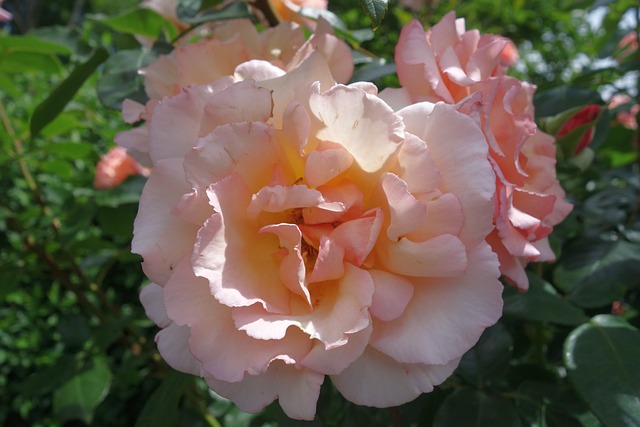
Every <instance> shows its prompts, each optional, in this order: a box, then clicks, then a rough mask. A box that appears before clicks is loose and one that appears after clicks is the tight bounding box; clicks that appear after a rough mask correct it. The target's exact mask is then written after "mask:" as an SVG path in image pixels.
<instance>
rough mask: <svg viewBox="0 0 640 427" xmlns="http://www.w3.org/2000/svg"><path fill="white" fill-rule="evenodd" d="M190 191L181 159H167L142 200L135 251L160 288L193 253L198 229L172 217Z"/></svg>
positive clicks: (155, 171) (135, 228)
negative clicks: (186, 255) (184, 195)
mask: <svg viewBox="0 0 640 427" xmlns="http://www.w3.org/2000/svg"><path fill="white" fill-rule="evenodd" d="M190 191H191V188H190V187H189V186H188V185H187V183H186V181H185V180H184V171H183V168H182V161H181V159H167V160H163V161H160V162H158V163H156V164H155V166H154V168H153V173H152V174H151V176H150V177H149V180H148V181H147V184H146V185H145V187H144V190H142V195H141V196H140V207H139V208H138V216H136V219H135V221H134V223H133V241H132V242H131V251H132V252H134V253H137V254H140V255H142V258H143V259H144V260H143V262H142V268H143V270H144V272H145V274H146V275H147V277H149V278H150V279H151V280H152V281H154V282H155V283H157V284H159V285H160V286H162V285H164V284H165V283H166V281H167V279H168V278H169V276H170V275H171V271H172V270H173V268H174V267H175V266H176V265H177V264H178V261H180V259H182V257H183V256H184V255H185V254H187V253H190V252H191V251H192V250H193V241H194V239H195V236H196V233H197V231H198V226H195V225H193V224H192V223H189V222H187V221H184V220H182V219H179V218H177V217H175V216H173V215H171V214H170V212H171V210H172V209H173V207H174V206H175V205H176V204H177V203H178V202H179V201H180V198H181V197H182V195H183V194H185V193H189V192H190Z"/></svg>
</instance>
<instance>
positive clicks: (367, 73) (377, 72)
mask: <svg viewBox="0 0 640 427" xmlns="http://www.w3.org/2000/svg"><path fill="white" fill-rule="evenodd" d="M395 72H396V64H394V63H391V64H388V63H387V62H386V61H385V60H384V59H377V60H375V61H373V62H372V63H370V64H367V65H363V66H362V67H359V68H358V69H357V70H356V71H355V72H354V73H353V76H352V77H351V82H370V81H373V80H377V79H379V78H382V77H385V76H388V75H390V74H394V73H395Z"/></svg>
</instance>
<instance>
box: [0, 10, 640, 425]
mask: <svg viewBox="0 0 640 427" xmlns="http://www.w3.org/2000/svg"><path fill="white" fill-rule="evenodd" d="M137 3H138V2H137V1H136V0H59V1H55V2H54V1H46V0H7V1H5V2H4V3H3V5H2V7H4V8H5V9H7V10H8V11H10V12H11V13H12V14H13V17H14V18H13V20H12V21H9V22H5V23H2V24H0V25H1V26H2V28H1V29H0V123H1V124H0V141H1V144H2V148H1V149H0V189H1V190H0V390H3V392H2V393H0V425H6V426H36V427H37V426H82V425H97V426H132V425H135V426H178V425H179V426H221V425H225V426H290V425H302V424H303V423H301V422H292V421H290V420H288V419H287V418H286V417H285V416H284V415H283V413H282V411H281V410H280V409H279V407H278V405H277V404H273V405H271V406H269V407H268V408H267V409H265V411H263V412H262V413H261V414H258V415H251V414H245V413H242V412H240V411H239V410H237V409H236V408H235V407H234V406H233V405H232V404H231V403H230V402H228V401H227V400H225V399H222V398H220V397H219V396H215V395H213V394H212V393H211V392H209V391H208V389H207V388H206V386H205V385H204V384H203V382H202V381H200V380H197V379H195V378H191V377H189V376H186V375H182V374H179V373H176V372H173V371H172V370H171V369H170V368H168V367H167V365H166V364H165V363H164V362H163V361H162V360H161V359H160V357H159V356H158V354H157V352H156V350H155V345H154V342H153V336H154V334H155V332H156V327H155V326H154V325H153V324H152V323H151V322H150V321H149V320H147V318H146V316H145V314H144V312H143V310H142V307H141V305H140V304H139V302H138V293H139V290H140V288H141V285H142V284H143V283H145V280H146V279H145V277H144V275H143V273H142V271H141V268H140V258H139V257H138V256H136V255H132V254H131V253H130V241H131V237H132V224H133V218H134V217H135V214H136V210H137V201H138V198H139V194H140V191H141V188H142V186H143V185H144V178H143V177H140V176H136V177H130V178H129V179H128V180H127V181H125V182H124V183H123V184H122V185H120V186H118V187H115V188H113V189H107V190H97V189H95V188H94V186H93V182H94V173H95V165H96V163H97V162H98V160H99V159H100V156H101V155H102V154H104V153H106V152H107V151H108V149H109V148H110V147H112V146H113V145H114V144H113V139H114V136H115V135H116V134H117V133H118V132H120V131H123V130H126V129H127V128H128V126H127V125H125V124H124V123H123V121H122V120H121V117H120V113H119V111H118V110H117V109H113V108H107V107H117V106H118V105H119V103H120V102H121V100H122V99H123V98H124V97H125V96H134V97H139V96H142V95H141V92H140V89H141V86H140V85H141V82H140V81H139V80H137V78H136V73H135V70H136V68H138V67H139V66H141V65H142V64H145V63H147V62H148V61H150V60H151V59H152V58H154V57H155V56H156V55H158V54H160V53H162V52H167V51H168V50H170V48H171V46H170V45H169V44H167V43H166V41H167V40H166V39H165V40H164V43H156V44H155V45H154V46H153V47H152V48H143V47H141V45H140V43H139V42H138V40H139V37H140V36H145V37H154V38H159V39H160V40H163V37H166V35H171V31H170V26H169V25H168V22H166V21H164V19H163V18H161V17H160V16H159V15H155V14H147V15H146V16H141V15H140V14H139V13H138V12H136V10H137V9H135V7H136V6H137ZM183 3H185V4H186V3H189V4H191V5H194V4H195V5H196V6H197V5H199V4H200V2H193V1H185V0H183ZM208 3H211V2H208ZM206 4H207V2H205V5H206ZM329 7H330V10H331V12H332V13H333V14H334V15H333V18H335V20H334V21H332V22H333V23H334V24H335V25H337V26H338V27H339V28H340V35H341V36H343V37H345V38H347V39H348V40H349V41H350V43H351V44H352V47H353V48H354V59H355V60H356V62H357V63H358V67H359V68H358V71H357V73H356V77H354V78H355V79H364V80H373V81H375V82H376V83H377V84H378V85H379V86H380V87H381V88H382V87H384V86H397V84H398V82H397V78H396V77H395V76H393V74H392V73H393V49H394V46H395V44H396V42H397V40H398V35H399V31H400V29H401V27H402V26H403V25H404V24H406V23H407V22H409V20H411V19H412V18H414V17H415V18H417V19H419V20H420V21H421V22H422V23H423V24H424V25H425V26H430V25H433V24H435V23H436V22H438V20H439V19H440V18H441V17H442V16H443V15H444V14H445V13H447V12H448V11H451V10H455V11H456V12H457V15H458V16H460V17H464V18H465V19H466V22H467V28H477V29H479V30H480V31H481V32H483V33H496V34H502V35H505V36H507V37H510V38H511V39H512V40H513V41H514V42H515V43H516V45H517V46H518V48H519V51H520V62H519V63H518V64H517V65H516V67H515V69H514V70H513V74H514V75H515V76H516V77H518V78H521V79H523V80H526V81H529V82H532V83H534V84H536V85H537V86H538V92H537V96H536V100H535V101H536V108H537V115H538V117H537V118H538V120H539V124H540V126H541V127H542V128H543V129H545V130H547V131H548V132H550V133H554V134H555V133H557V132H558V129H559V128H560V126H561V125H562V124H563V123H565V122H566V121H567V120H568V119H569V118H570V117H571V116H573V115H575V113H576V112H578V111H580V110H581V109H582V108H583V107H584V106H585V105H588V104H595V105H597V106H598V109H597V110H598V113H597V115H596V116H595V117H593V118H592V119H590V120H589V121H586V122H584V123H583V124H582V125H581V126H580V127H578V128H577V129H576V130H574V131H573V132H570V133H568V134H567V135H565V136H563V137H562V138H560V139H559V141H558V144H559V147H560V148H559V154H558V159H559V162H558V173H559V177H560V179H561V181H562V183H563V186H564V188H565V190H566V191H567V194H568V198H569V199H570V201H571V202H572V203H574V204H575V208H574V211H573V212H572V214H571V215H570V217H569V218H567V220H566V221H565V222H564V223H562V224H561V225H560V226H558V227H556V230H555V231H554V234H553V244H554V249H555V251H556V253H557V254H559V260H558V261H557V262H556V263H555V264H537V265H535V264H534V265H531V266H530V268H529V276H530V281H531V289H530V290H529V292H528V293H526V294H520V293H518V292H517V291H516V290H515V289H514V288H512V287H510V286H506V287H505V292H504V299H505V308H504V316H503V319H502V320H501V321H500V322H499V323H498V324H497V325H495V326H494V327H492V328H490V329H488V330H487V331H486V332H485V334H484V335H483V337H482V338H481V340H480V341H479V343H478V344H477V345H476V346H475V347H474V349H472V350H471V351H470V352H469V353H468V354H467V355H466V356H465V357H464V358H463V360H462V362H461V364H460V367H459V368H458V370H457V371H456V374H455V375H454V376H453V377H451V378H450V379H449V380H447V381H446V382H445V383H444V384H443V385H442V386H440V387H438V388H437V389H436V390H435V391H434V392H433V393H430V394H427V395H423V396H421V397H419V398H418V399H416V400H415V401H414V402H411V403H408V404H406V405H403V406H402V407H398V408H391V409H389V410H376V409H371V408H364V407H358V406H355V405H352V404H349V403H347V402H345V401H344V400H343V399H342V398H341V397H340V396H339V394H338V393H337V392H336V391H335V390H334V389H333V388H332V386H331V384H330V381H328V380H327V381H325V385H324V386H323V389H322V393H321V398H320V401H319V407H318V417H317V419H316V421H314V422H312V423H309V424H310V425H327V426H353V425H395V426H401V425H407V426H409V425H413V426H438V427H440V426H467V425H474V426H492V427H503V426H504V427H507V426H548V427H566V426H569V427H571V426H614V427H615V426H637V425H640V370H639V369H638V366H637V365H638V361H639V360H640V332H639V331H638V327H640V316H639V315H638V310H640V290H639V285H640V217H639V215H638V214H639V210H640V194H639V193H640V174H639V166H640V161H639V156H638V154H639V151H640V147H639V138H638V130H637V117H633V115H634V114H637V110H633V105H636V104H638V103H639V100H638V81H639V73H638V70H639V69H640V66H639V65H640V64H639V58H640V57H639V55H638V50H637V48H636V50H634V51H632V52H631V53H629V54H628V55H626V56H625V55H622V54H621V48H620V46H619V43H620V40H621V39H622V38H623V37H624V36H625V35H626V34H628V33H629V32H633V31H637V27H638V16H639V14H640V11H639V6H638V3H637V1H635V0H616V1H611V0H597V1H595V2H594V1H593V0H562V1H555V2H547V1H544V0H532V1H526V2H525V1H507V0H474V1H460V0H441V1H436V0H430V1H425V2H423V3H422V5H421V6H420V7H418V8H417V10H411V9H407V8H404V7H402V5H400V4H397V3H395V2H391V3H390V4H389V9H388V12H387V14H386V17H385V18H384V20H383V21H382V24H381V25H380V26H379V27H378V28H377V29H376V31H375V32H373V31H372V30H371V24H370V21H369V20H368V18H367V16H366V14H363V13H362V8H361V7H360V5H359V4H358V2H357V1H355V0H349V1H339V2H338V1H334V2H332V3H330V6H329ZM116 17H119V18H118V19H116ZM143 18H144V19H143ZM174 36H175V34H174ZM137 37H138V38H137ZM635 40H636V43H637V32H636V36H635ZM98 93H99V95H98ZM614 95H627V96H628V97H629V98H626V99H627V101H626V102H624V103H622V104H620V105H617V106H611V107H608V106H607V104H608V102H609V101H610V100H611V98H612V97H613V96H614ZM101 101H102V103H101ZM632 111H635V113H633V114H632V113H631V112H632ZM620 113H627V114H631V115H632V116H631V117H632V118H633V121H631V122H629V121H626V122H625V121H623V120H622V119H621V117H622V116H620ZM633 123H636V126H635V128H634V126H633ZM585 132H590V136H591V138H592V140H591V143H590V145H589V147H588V148H587V149H585V150H583V151H582V152H580V153H579V154H577V155H576V154H575V147H576V143H577V141H578V140H579V139H581V138H582V137H583V135H584V133H585ZM381 386H383V385H381Z"/></svg>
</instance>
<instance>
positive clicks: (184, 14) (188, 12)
mask: <svg viewBox="0 0 640 427" xmlns="http://www.w3.org/2000/svg"><path fill="white" fill-rule="evenodd" d="M201 7H202V1H201V0H180V1H179V2H178V7H177V9H176V14H177V15H178V18H180V20H181V21H184V22H187V20H189V19H193V17H194V16H196V15H197V14H198V12H200V8H201Z"/></svg>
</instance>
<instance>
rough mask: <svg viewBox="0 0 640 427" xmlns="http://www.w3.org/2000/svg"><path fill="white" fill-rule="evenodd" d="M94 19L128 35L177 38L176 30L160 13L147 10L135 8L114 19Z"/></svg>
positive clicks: (97, 17)
mask: <svg viewBox="0 0 640 427" xmlns="http://www.w3.org/2000/svg"><path fill="white" fill-rule="evenodd" d="M94 18H95V19H96V20H98V21H100V22H101V23H103V24H104V25H106V26H108V27H109V28H111V29H113V30H116V31H120V32H122V33H126V34H133V35H136V36H144V37H151V38H158V37H159V36H160V35H161V34H166V39H168V40H172V39H173V38H175V37H176V35H177V31H176V28H175V27H174V26H173V24H171V22H169V21H168V20H167V19H166V18H164V17H163V16H162V15H160V14H159V13H157V12H155V11H153V10H151V9H147V8H135V9H132V10H129V11H126V12H124V13H122V14H120V15H118V16H114V17H101V16H95V15H94Z"/></svg>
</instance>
